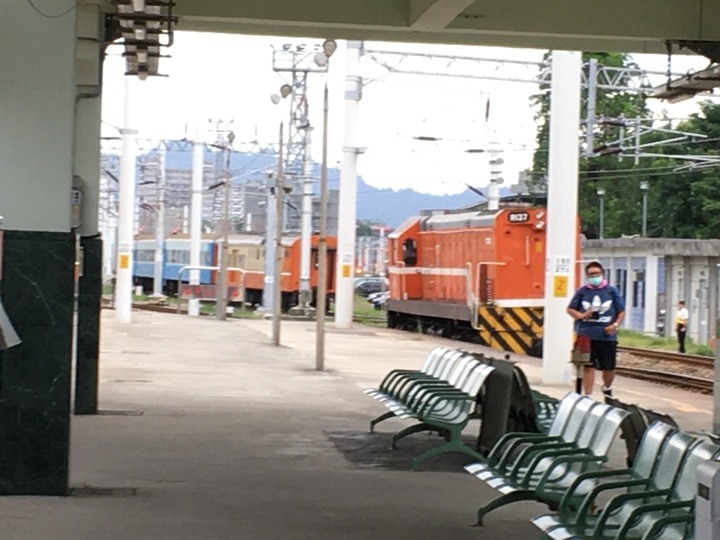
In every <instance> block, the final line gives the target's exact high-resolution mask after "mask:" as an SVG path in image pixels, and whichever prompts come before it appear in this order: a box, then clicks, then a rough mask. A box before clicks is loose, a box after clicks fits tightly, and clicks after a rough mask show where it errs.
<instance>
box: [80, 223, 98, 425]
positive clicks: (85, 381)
mask: <svg viewBox="0 0 720 540" xmlns="http://www.w3.org/2000/svg"><path fill="white" fill-rule="evenodd" d="M81 245H82V248H83V270H82V274H83V275H82V277H81V278H80V291H79V295H78V323H77V332H78V336H77V358H76V367H75V369H76V372H75V414H97V412H98V362H99V357H100V301H101V296H102V247H103V245H102V240H101V239H100V237H98V236H95V237H83V238H82V239H81Z"/></svg>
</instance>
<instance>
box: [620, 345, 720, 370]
mask: <svg viewBox="0 0 720 540" xmlns="http://www.w3.org/2000/svg"><path fill="white" fill-rule="evenodd" d="M617 350H618V352H624V353H629V354H633V355H635V356H641V357H643V358H650V359H653V360H660V361H662V362H674V363H675V364H680V365H685V366H697V367H710V368H711V367H713V365H714V361H713V359H712V358H710V357H709V356H699V355H695V354H682V353H676V352H672V351H660V350H657V349H639V348H637V347H622V346H619V347H618V348H617Z"/></svg>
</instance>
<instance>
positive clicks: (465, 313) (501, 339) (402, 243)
mask: <svg viewBox="0 0 720 540" xmlns="http://www.w3.org/2000/svg"><path fill="white" fill-rule="evenodd" d="M545 224H546V211H545V208H537V207H511V208H501V209H499V210H482V211H473V212H464V213H442V214H435V215H432V216H428V217H413V218H410V219H408V220H407V221H405V223H403V224H402V225H401V226H400V227H399V228H398V229H397V230H395V231H394V232H393V233H391V234H390V236H389V244H388V249H389V258H388V260H389V264H388V273H389V278H390V299H389V300H388V325H389V326H390V327H392V328H404V329H407V330H415V331H417V330H418V329H421V330H422V331H426V332H430V333H436V334H440V335H443V336H445V337H452V338H456V339H465V340H471V341H475V342H478V343H481V344H483V345H487V346H490V347H494V348H497V349H501V350H505V351H512V352H517V353H521V354H534V355H538V354H539V353H540V350H541V346H542V324H543V308H542V306H543V298H544V290H545ZM575 259H576V260H577V257H576V258H575Z"/></svg>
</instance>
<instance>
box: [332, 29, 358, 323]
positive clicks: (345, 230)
mask: <svg viewBox="0 0 720 540" xmlns="http://www.w3.org/2000/svg"><path fill="white" fill-rule="evenodd" d="M362 47H363V44H362V41H348V43H347V73H346V76H345V138H344V143H343V161H342V168H341V170H340V201H339V208H338V252H337V255H338V256H337V269H336V272H335V276H336V284H335V326H336V327H338V328H348V327H349V326H350V324H351V323H352V318H353V292H354V289H353V274H354V267H355V260H354V259H355V221H356V214H357V208H356V207H357V156H358V147H357V123H358V120H357V119H358V106H359V103H360V99H361V98H362V76H361V75H360V56H361V54H362Z"/></svg>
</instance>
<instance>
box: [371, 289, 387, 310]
mask: <svg viewBox="0 0 720 540" xmlns="http://www.w3.org/2000/svg"><path fill="white" fill-rule="evenodd" d="M388 298H390V292H389V291H381V292H377V293H372V294H369V295H368V297H367V299H368V302H370V303H371V304H372V305H373V306H375V309H382V308H383V307H384V306H385V304H387V301H388Z"/></svg>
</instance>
